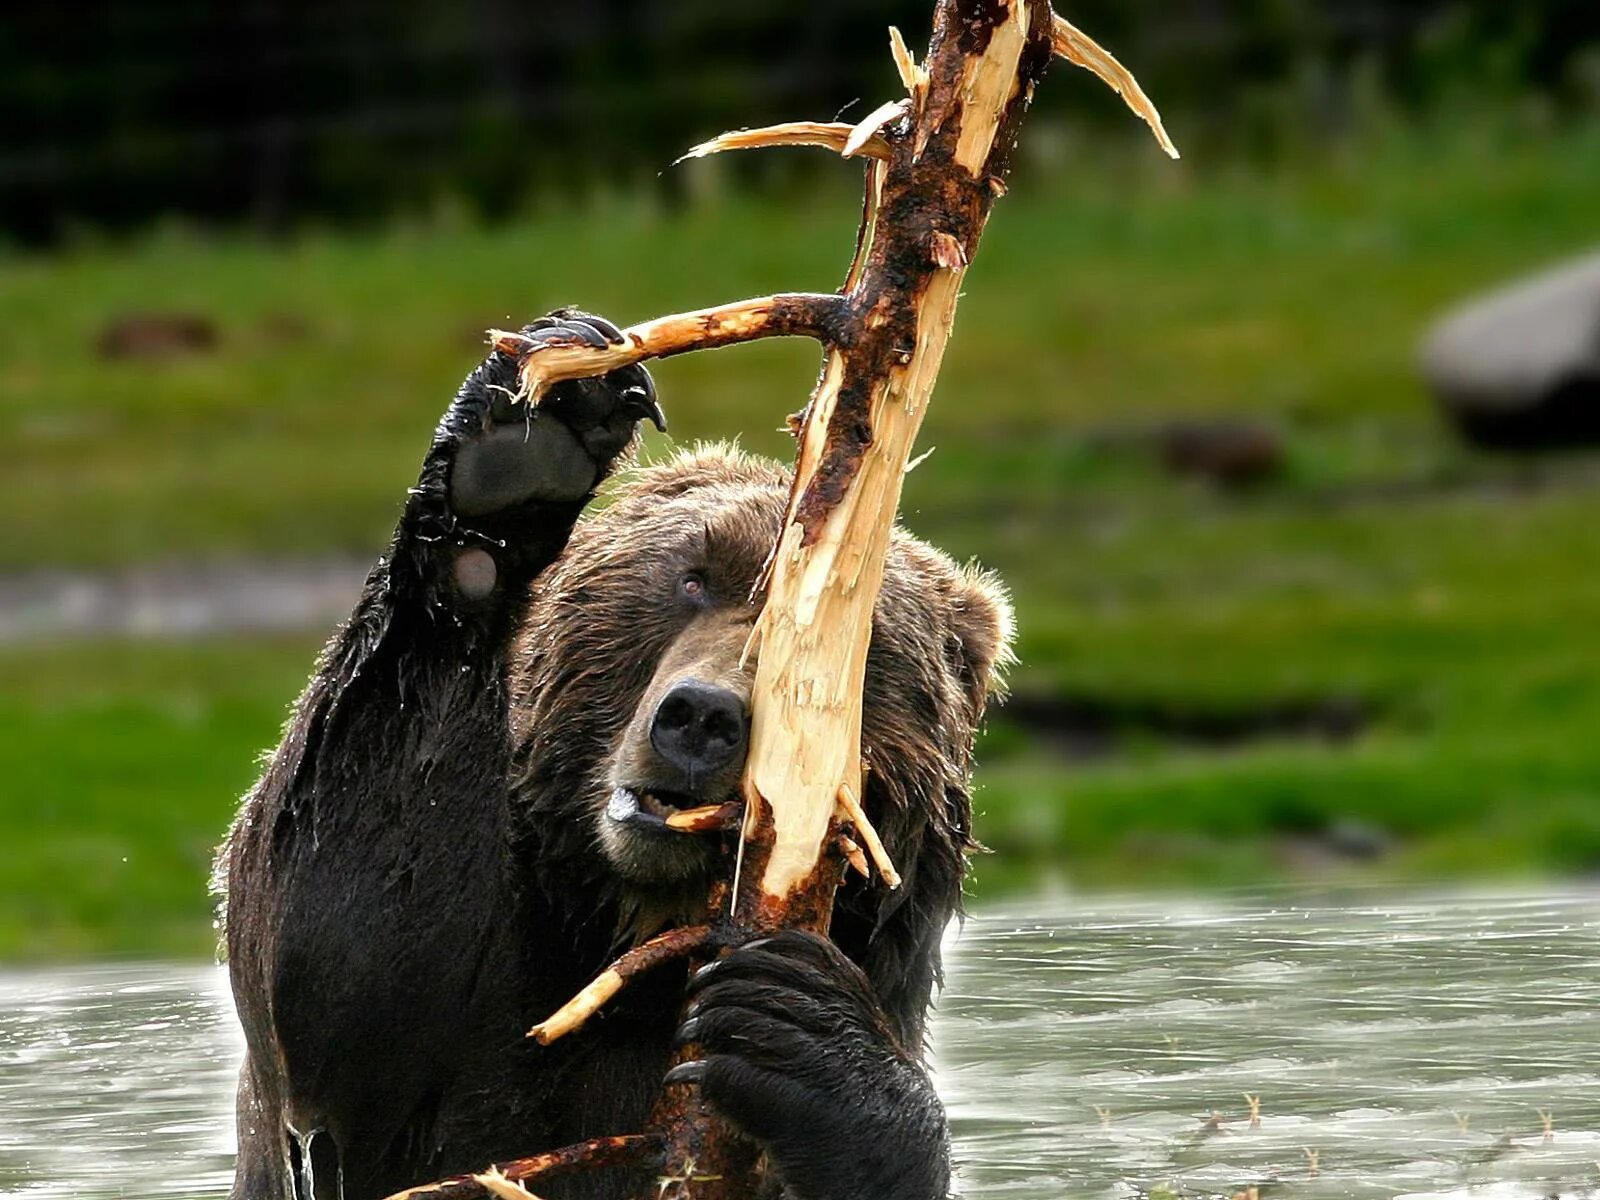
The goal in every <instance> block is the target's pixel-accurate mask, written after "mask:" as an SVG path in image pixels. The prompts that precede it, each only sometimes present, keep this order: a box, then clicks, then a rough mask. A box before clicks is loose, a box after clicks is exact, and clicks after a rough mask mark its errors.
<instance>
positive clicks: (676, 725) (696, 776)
mask: <svg viewBox="0 0 1600 1200" xmlns="http://www.w3.org/2000/svg"><path fill="white" fill-rule="evenodd" d="M749 731H750V720H749V716H748V714H747V713H746V712H745V702H744V698H743V697H741V696H739V695H738V694H737V693H735V692H734V691H732V690H731V689H729V688H725V687H718V686H717V685H715V684H711V683H706V682H704V681H703V680H699V679H684V680H681V681H679V682H678V683H676V684H674V685H673V686H672V688H671V689H670V690H669V691H668V692H667V694H666V695H665V696H663V697H662V698H661V702H660V703H659V704H657V705H656V710H655V713H654V715H653V716H652V717H651V721H650V744H651V745H652V746H654V747H655V750H656V753H657V754H659V755H661V757H662V758H663V759H665V760H666V761H667V762H669V763H671V764H672V765H673V766H674V767H676V768H678V770H680V771H682V772H683V773H684V774H685V775H686V776H687V777H688V778H689V780H690V788H689V790H690V791H693V790H694V786H693V784H694V781H696V780H700V779H704V778H705V777H706V776H708V775H711V774H713V773H714V772H716V771H719V770H721V769H722V768H723V767H726V766H727V765H728V764H730V763H732V762H734V761H735V760H740V761H742V760H743V757H744V752H745V746H746V744H747V742H748V739H749Z"/></svg>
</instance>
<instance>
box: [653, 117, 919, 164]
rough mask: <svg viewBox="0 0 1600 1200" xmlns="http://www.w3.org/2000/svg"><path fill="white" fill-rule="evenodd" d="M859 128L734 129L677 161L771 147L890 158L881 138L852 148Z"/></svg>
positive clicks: (801, 124) (833, 124)
mask: <svg viewBox="0 0 1600 1200" xmlns="http://www.w3.org/2000/svg"><path fill="white" fill-rule="evenodd" d="M857 128H858V126H855V125H851V124H850V123H849V122H847V121H785V122H783V123H782V124H780V125H766V126H763V127H761V128H759V129H732V130H729V131H728V132H727V133H719V134H718V135H717V136H716V137H714V138H711V139H709V140H708V141H704V142H701V143H700V144H699V145H698V146H691V147H690V148H689V149H688V150H687V151H686V152H685V153H684V155H683V157H682V158H680V159H678V161H679V162H684V161H686V160H688V159H691V158H705V157H707V156H708V155H712V154H723V153H726V152H727V151H729V150H764V149H767V148H768V147H772V146H820V147H822V148H823V149H824V150H832V151H833V152H834V153H835V154H839V155H842V156H843V157H845V158H851V157H856V156H859V157H862V158H888V157H889V143H888V142H886V141H884V139H883V138H881V137H871V136H868V137H864V138H862V139H861V141H860V142H859V143H858V144H856V145H854V146H852V145H851V134H852V133H854V132H855V130H856V129H857Z"/></svg>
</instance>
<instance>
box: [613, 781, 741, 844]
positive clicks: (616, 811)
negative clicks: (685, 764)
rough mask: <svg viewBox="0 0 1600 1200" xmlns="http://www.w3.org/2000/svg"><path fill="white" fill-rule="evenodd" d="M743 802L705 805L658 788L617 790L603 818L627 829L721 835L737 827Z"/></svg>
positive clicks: (680, 793)
mask: <svg viewBox="0 0 1600 1200" xmlns="http://www.w3.org/2000/svg"><path fill="white" fill-rule="evenodd" d="M743 811H744V803H743V801H742V800H740V799H739V798H738V797H737V796H735V797H733V798H731V799H729V800H726V801H723V802H722V803H720V804H707V803H705V801H703V800H702V799H700V798H699V797H696V796H689V795H685V794H684V793H682V792H672V791H666V790H664V789H661V788H646V787H617V788H613V789H612V791H611V799H610V801H609V802H608V803H607V804H606V818H607V819H608V820H610V821H614V822H616V823H617V824H618V825H623V826H626V827H627V828H629V829H641V830H651V831H653V832H659V833H673V834H708V833H722V832H724V831H725V830H728V829H732V828H735V827H737V823H738V819H739V817H740V816H741V815H742V813H743Z"/></svg>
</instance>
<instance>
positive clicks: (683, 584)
mask: <svg viewBox="0 0 1600 1200" xmlns="http://www.w3.org/2000/svg"><path fill="white" fill-rule="evenodd" d="M678 595H680V596H682V597H683V598H684V599H685V600H688V601H690V602H691V603H694V604H704V603H705V602H706V598H707V596H706V581H705V578H704V577H703V576H702V575H701V574H700V572H698V571H690V572H688V573H687V574H685V575H684V577H683V578H682V579H680V580H678Z"/></svg>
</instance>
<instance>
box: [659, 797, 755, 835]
mask: <svg viewBox="0 0 1600 1200" xmlns="http://www.w3.org/2000/svg"><path fill="white" fill-rule="evenodd" d="M743 808H744V805H743V804H741V803H740V802H739V801H737V800H734V801H730V802H729V803H727V804H707V805H703V806H702V807H700V808H684V809H679V810H678V811H677V812H675V813H673V814H672V815H671V816H669V817H667V819H666V823H667V828H668V829H676V830H678V831H679V832H680V833H713V832H715V831H717V830H719V829H734V828H737V827H738V821H739V814H740V811H741V810H742V809H743Z"/></svg>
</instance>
